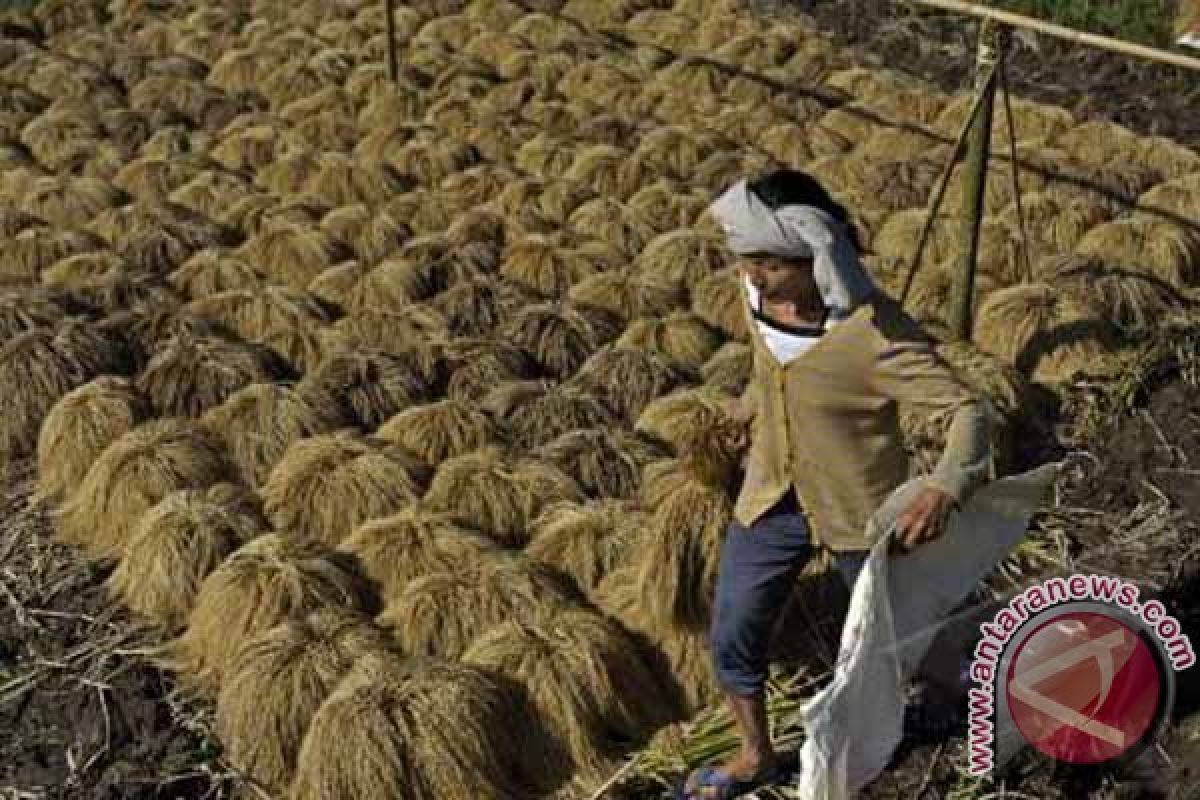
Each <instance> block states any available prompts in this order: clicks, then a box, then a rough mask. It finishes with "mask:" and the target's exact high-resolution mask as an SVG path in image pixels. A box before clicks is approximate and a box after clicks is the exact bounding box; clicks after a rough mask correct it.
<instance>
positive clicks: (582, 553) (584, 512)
mask: <svg viewBox="0 0 1200 800" xmlns="http://www.w3.org/2000/svg"><path fill="white" fill-rule="evenodd" d="M649 521H650V513H649V512H648V511H646V510H644V509H641V508H639V507H638V506H637V504H636V502H635V501H631V500H627V499H611V498H609V499H601V500H597V501H593V502H588V503H583V504H577V503H556V504H553V505H551V506H548V507H547V508H546V509H545V510H544V511H543V512H542V513H541V514H539V515H538V516H537V518H536V519H535V520H534V521H533V523H532V528H531V530H532V540H531V541H530V543H529V544H528V546H526V548H525V553H526V554H527V555H529V557H530V558H535V559H537V560H538V561H542V562H544V563H546V564H549V565H550V566H552V567H554V568H555V569H557V570H559V571H560V572H562V573H563V574H565V575H569V576H571V578H572V579H574V581H575V584H576V585H577V586H578V587H579V588H580V589H582V590H583V591H584V592H585V593H587V594H588V595H589V596H590V595H591V594H592V593H593V592H594V591H595V590H596V588H597V587H598V586H599V585H600V582H601V581H602V580H603V579H604V578H605V576H606V575H608V574H609V573H610V572H612V571H614V570H615V569H618V568H620V567H622V566H624V565H626V564H627V563H629V562H630V560H631V559H633V558H635V557H636V555H637V552H636V549H637V547H638V546H639V545H641V544H642V543H643V542H644V541H645V537H646V531H647V529H648V528H649V525H648V523H649Z"/></svg>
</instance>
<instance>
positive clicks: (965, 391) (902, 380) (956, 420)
mask: <svg viewBox="0 0 1200 800" xmlns="http://www.w3.org/2000/svg"><path fill="white" fill-rule="evenodd" d="M872 377H873V380H874V383H875V386H876V387H877V389H878V390H879V391H880V392H882V393H883V394H885V395H887V396H889V397H891V398H893V399H894V400H896V401H897V402H898V403H905V404H911V405H912V406H913V407H915V408H918V409H921V410H923V411H925V412H926V413H928V414H930V415H932V416H935V417H937V418H943V419H944V418H945V417H946V416H949V415H953V418H952V421H951V423H950V428H949V430H948V431H947V433H946V444H945V448H944V449H943V451H942V456H941V459H940V460H939V461H938V464H937V466H936V467H935V468H934V470H933V473H932V474H931V475H930V476H929V485H930V486H933V487H935V488H937V489H941V490H942V491H944V492H946V493H947V494H949V495H950V496H951V497H952V498H953V499H954V501H955V503H956V504H957V505H959V506H960V507H961V505H962V504H963V503H964V502H966V500H967V499H968V498H969V497H970V496H971V494H972V492H974V491H975V490H976V489H977V488H978V487H979V486H980V485H982V484H983V483H985V482H986V481H987V480H988V479H989V478H991V477H992V444H991V424H992V420H993V412H992V409H991V403H990V402H989V401H988V400H987V398H986V397H984V396H982V395H980V394H979V393H977V392H975V391H974V390H972V389H971V388H969V387H968V386H967V385H966V384H965V383H964V382H963V381H962V380H961V378H959V376H958V374H957V373H956V372H955V370H954V368H953V367H951V366H950V365H949V364H948V363H947V362H946V360H945V359H943V358H942V357H941V356H940V355H938V353H937V351H936V350H935V349H934V343H933V341H932V340H931V339H929V338H928V337H927V336H925V335H924V333H923V332H921V331H920V329H919V328H912V329H908V330H905V331H904V333H903V334H902V335H899V336H896V337H889V338H888V339H887V340H886V342H885V343H884V345H883V347H882V349H881V350H880V351H879V353H878V355H877V358H876V362H875V370H874V373H873V376H872Z"/></svg>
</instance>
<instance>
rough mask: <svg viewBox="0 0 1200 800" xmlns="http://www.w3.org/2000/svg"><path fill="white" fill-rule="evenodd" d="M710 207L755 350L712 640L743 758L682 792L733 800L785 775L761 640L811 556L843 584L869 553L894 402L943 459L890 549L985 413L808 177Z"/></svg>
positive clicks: (936, 497) (974, 437) (932, 503)
mask: <svg viewBox="0 0 1200 800" xmlns="http://www.w3.org/2000/svg"><path fill="white" fill-rule="evenodd" d="M710 211H711V212H712V213H713V214H714V215H715V217H716V219H717V220H718V221H719V222H720V224H721V225H722V227H723V228H724V230H725V232H726V236H727V241H728V245H729V247H730V249H731V250H732V252H733V253H734V254H735V255H737V256H739V257H740V259H741V260H740V262H739V276H740V278H741V280H742V286H741V288H742V295H741V302H742V303H743V305H744V308H743V310H744V313H745V317H746V321H747V323H748V325H749V328H750V332H751V339H752V345H753V350H754V374H753V378H752V381H751V384H750V386H749V387H748V388H747V391H746V393H745V394H744V395H743V397H742V398H741V401H742V405H741V413H742V414H744V416H745V417H747V418H749V419H752V435H751V445H750V450H749V454H748V456H747V459H746V477H745V482H744V484H743V487H742V490H741V493H740V494H739V496H738V499H737V505H736V508H735V512H734V520H733V522H732V523H731V524H730V528H729V531H728V533H727V536H726V540H725V545H724V550H723V553H722V559H721V564H720V568H719V572H718V579H717V589H716V603H715V608H714V614H713V621H712V628H711V631H710V638H711V646H712V657H713V660H714V665H715V672H716V675H717V679H718V682H719V683H720V685H721V688H722V690H723V691H724V693H725V696H726V699H727V701H728V704H729V707H730V709H731V710H732V713H733V716H734V719H735V720H736V724H737V728H738V732H739V734H740V737H741V748H740V750H739V751H738V753H737V754H736V755H735V756H734V758H733V759H731V760H730V761H728V762H727V763H725V764H723V765H721V766H720V767H717V768H704V769H701V770H697V771H696V772H694V773H693V774H692V775H690V776H689V778H688V780H687V782H686V783H685V785H684V786H683V787H682V789H681V791H680V794H679V796H680V797H684V798H686V799H687V800H725V799H726V798H731V797H737V796H740V795H741V794H744V793H746V792H748V791H751V790H753V789H754V788H756V787H758V786H761V785H765V784H771V783H777V782H779V781H781V780H784V779H786V777H787V776H788V775H789V774H790V772H791V769H792V768H793V766H792V765H791V764H789V763H785V761H786V760H785V759H783V758H781V757H780V755H779V754H778V753H776V752H775V750H774V748H773V747H772V743H771V741H770V737H769V735H768V727H767V719H766V708H765V704H764V693H763V690H764V684H765V681H766V677H767V658H766V654H767V645H768V639H769V636H770V633H771V630H772V627H773V625H774V623H775V621H776V618H777V616H778V611H779V610H780V608H781V606H782V604H783V602H784V601H785V599H786V598H787V596H788V594H789V592H790V591H791V587H792V585H793V582H794V580H795V578H796V576H797V574H798V572H799V571H800V570H801V569H802V568H803V566H804V564H805V563H806V562H807V560H808V559H809V558H810V557H811V556H812V555H813V553H814V552H815V551H816V549H817V548H827V549H829V550H831V551H832V552H833V554H834V557H835V560H836V563H837V566H838V568H839V570H840V571H841V573H842V575H843V576H844V578H845V579H846V581H847V582H848V583H849V584H851V585H853V581H854V579H855V577H856V575H857V572H858V570H859V569H860V568H861V565H862V562H863V559H864V557H865V554H866V551H867V550H868V549H869V548H870V546H871V544H872V542H871V541H869V540H868V539H867V538H866V533H865V529H866V527H867V522H868V519H869V518H870V517H871V515H872V513H873V512H874V511H875V510H876V508H877V507H878V506H879V505H880V503H881V502H882V501H883V500H884V499H885V498H886V497H887V496H888V495H889V494H890V493H891V492H892V491H893V490H894V489H896V487H898V486H899V485H900V484H902V483H903V482H904V481H905V480H907V478H908V457H907V454H906V451H905V449H904V446H903V440H902V437H901V432H900V427H899V424H898V417H897V405H898V404H913V405H915V406H917V407H919V408H922V409H924V410H926V411H927V412H928V413H929V414H931V415H937V418H938V419H945V420H947V421H949V429H948V433H947V438H946V441H947V444H946V448H945V451H944V453H943V455H942V457H941V460H940V462H939V463H938V465H937V467H936V469H935V470H934V471H933V473H932V475H930V476H928V480H927V483H926V484H925V486H924V487H923V489H922V490H921V492H920V493H919V494H918V495H917V496H916V498H915V500H914V501H913V502H912V504H911V506H909V507H908V508H907V510H906V511H905V512H904V513H903V514H902V515H901V516H900V518H899V520H898V522H897V526H896V534H895V541H896V542H897V543H898V546H899V547H900V548H902V549H905V550H908V549H912V548H917V547H920V546H921V545H922V544H924V543H925V542H928V541H931V540H933V539H935V538H936V537H938V536H939V535H940V534H941V533H942V531H943V529H944V525H945V522H946V518H947V516H948V515H949V514H950V513H951V512H952V510H953V509H954V508H955V507H956V506H957V505H958V504H960V503H962V502H963V501H964V500H965V499H966V498H967V497H968V496H969V495H970V494H971V493H972V492H973V491H974V489H975V488H977V487H978V486H979V485H980V484H981V483H983V482H984V481H986V480H987V479H988V478H989V476H990V467H991V448H990V441H989V436H988V426H987V420H988V416H987V410H986V406H987V404H986V402H984V401H983V400H981V399H980V398H979V397H978V396H977V395H976V394H975V393H974V392H973V391H972V390H971V389H969V388H968V387H967V386H966V385H965V384H964V383H963V382H962V381H961V380H960V378H959V377H958V376H957V375H956V374H955V372H954V371H953V370H952V369H951V368H950V367H949V365H948V364H946V362H945V361H944V360H942V359H941V358H940V357H939V356H938V354H937V353H936V351H935V350H934V345H933V341H932V340H931V339H930V338H929V337H928V336H926V335H925V334H924V333H923V332H922V330H921V329H920V327H919V326H918V325H917V323H916V322H914V321H913V320H912V318H911V317H909V316H908V315H907V314H905V313H904V311H903V310H902V309H901V308H900V307H899V305H898V303H896V302H895V301H894V300H892V299H891V298H889V297H887V296H886V295H884V294H883V293H881V292H879V291H877V290H876V288H875V287H874V285H873V284H872V281H871V279H870V277H869V276H868V275H867V273H866V271H865V270H864V269H863V268H862V266H861V264H860V262H859V260H858V250H859V248H858V246H857V239H856V237H855V236H854V233H853V230H852V228H851V226H850V225H849V222H848V217H847V214H846V212H845V210H844V209H843V208H842V207H841V206H839V205H838V204H837V203H836V202H834V201H833V200H832V199H831V198H830V197H829V195H828V194H827V193H826V192H825V191H824V190H823V189H822V188H821V187H820V186H819V185H818V184H817V182H816V181H815V180H813V179H812V178H811V177H810V176H808V175H806V174H804V173H800V172H795V171H790V170H781V171H778V172H774V173H771V174H769V175H766V176H764V177H762V178H759V179H757V180H754V181H750V182H746V181H741V182H739V183H738V184H736V185H734V186H733V187H732V188H730V189H729V190H728V191H727V192H725V193H724V194H723V195H722V196H721V197H720V198H718V199H717V200H716V202H715V203H714V204H713V205H712V207H711V209H710ZM950 661H953V663H952V664H949V665H948V668H945V666H946V665H944V668H943V670H942V672H943V674H942V675H940V676H938V680H935V681H931V682H930V684H929V685H930V691H931V693H932V692H934V691H935V690H936V687H937V686H939V685H940V686H942V687H949V686H953V685H955V679H956V678H957V669H958V662H957V660H954V659H950ZM946 673H949V674H946ZM945 691H947V692H948V691H949V689H946V690H945ZM914 719H917V718H914Z"/></svg>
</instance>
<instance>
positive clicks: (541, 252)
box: [500, 217, 605, 297]
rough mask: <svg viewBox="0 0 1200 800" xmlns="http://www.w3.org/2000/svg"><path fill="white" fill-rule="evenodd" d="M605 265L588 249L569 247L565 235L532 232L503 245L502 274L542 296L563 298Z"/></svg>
mask: <svg viewBox="0 0 1200 800" xmlns="http://www.w3.org/2000/svg"><path fill="white" fill-rule="evenodd" d="M572 219H574V217H572ZM604 266H605V265H604V264H602V263H597V262H596V261H595V260H594V259H590V258H588V257H587V253H586V252H585V251H581V250H579V249H576V248H570V247H568V246H567V244H566V242H564V241H563V239H562V237H559V236H542V235H538V234H532V235H527V236H523V237H521V238H519V239H517V240H516V241H513V242H511V243H509V244H508V245H507V246H506V247H505V248H504V260H503V262H502V263H501V266H500V274H501V275H503V276H504V277H506V278H509V279H510V280H512V281H515V282H516V283H518V284H521V285H522V286H525V287H527V288H529V289H532V290H533V291H535V292H538V293H539V294H541V295H543V296H546V297H562V296H563V295H565V294H566V293H567V290H569V289H570V288H571V287H572V286H573V285H575V284H577V283H579V282H580V281H583V280H585V279H586V278H588V277H589V276H592V275H595V274H596V273H597V272H598V271H600V270H601V269H603V268H604Z"/></svg>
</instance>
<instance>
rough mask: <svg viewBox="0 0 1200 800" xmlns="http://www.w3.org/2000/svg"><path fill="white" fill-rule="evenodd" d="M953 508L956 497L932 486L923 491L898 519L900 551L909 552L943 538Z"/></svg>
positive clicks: (897, 537) (897, 541)
mask: <svg viewBox="0 0 1200 800" xmlns="http://www.w3.org/2000/svg"><path fill="white" fill-rule="evenodd" d="M953 506H954V497H953V496H951V495H950V494H948V493H946V492H943V491H942V490H941V489H935V488H934V487H932V486H927V487H925V488H924V489H922V490H921V492H920V493H919V494H918V495H917V496H916V497H915V498H913V501H912V503H911V504H910V505H909V507H908V508H906V509H905V510H904V511H903V512H902V513H901V514H900V516H898V517H897V518H896V539H895V541H896V545H897V547H898V548H899V550H900V551H901V552H908V551H910V550H913V549H914V548H916V547H919V546H920V545H922V544H924V543H925V542H932V541H933V540H934V539H936V538H938V537H939V536H941V535H942V533H944V532H945V528H946V517H948V516H949V514H950V509H951V508H952V507H953Z"/></svg>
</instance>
